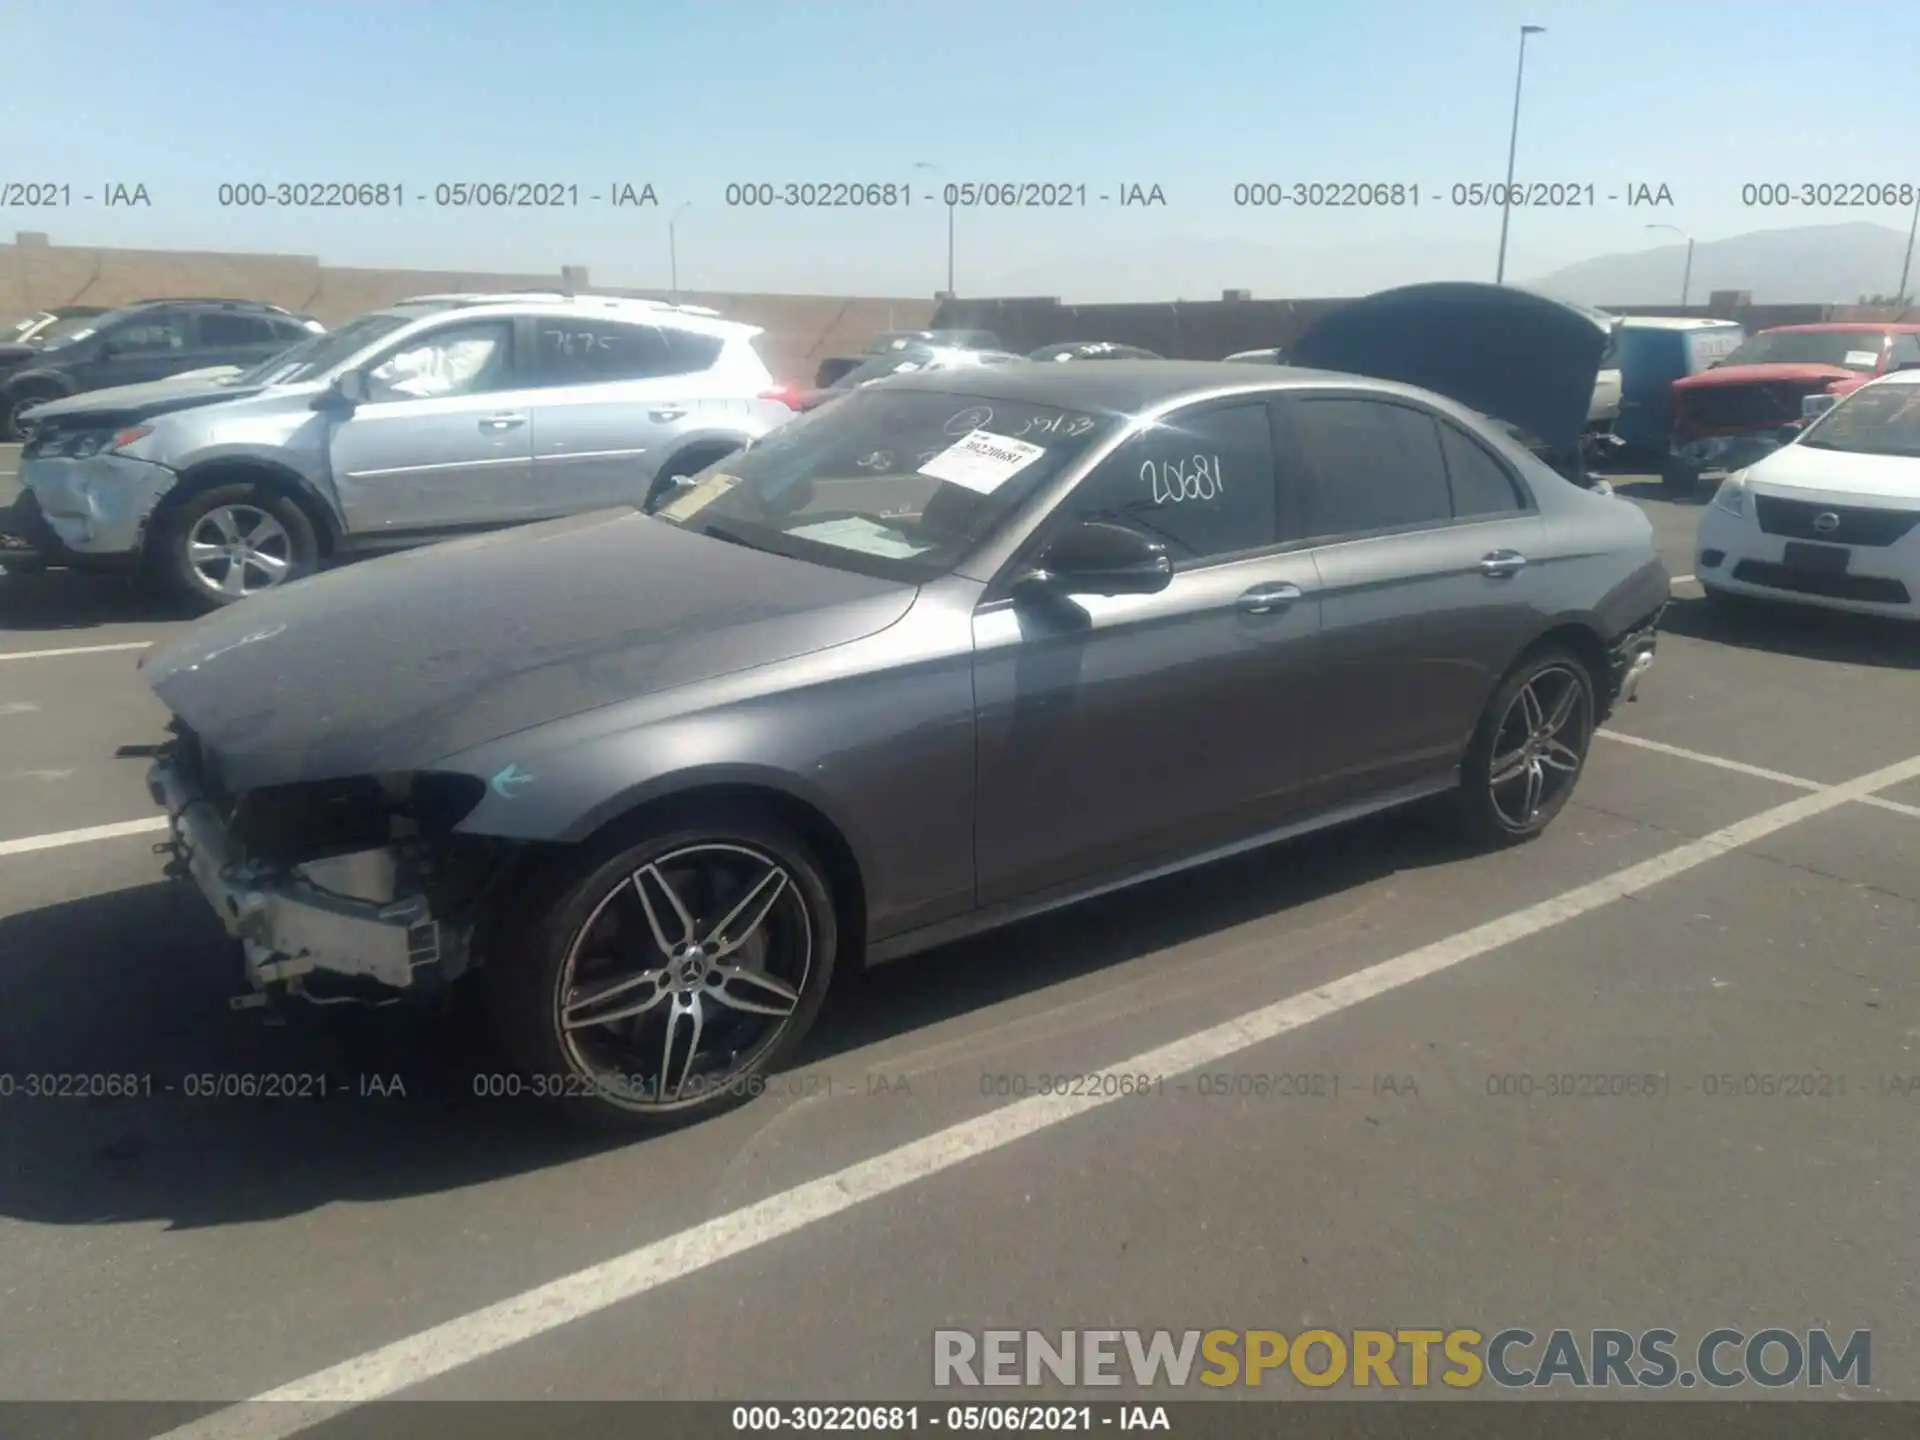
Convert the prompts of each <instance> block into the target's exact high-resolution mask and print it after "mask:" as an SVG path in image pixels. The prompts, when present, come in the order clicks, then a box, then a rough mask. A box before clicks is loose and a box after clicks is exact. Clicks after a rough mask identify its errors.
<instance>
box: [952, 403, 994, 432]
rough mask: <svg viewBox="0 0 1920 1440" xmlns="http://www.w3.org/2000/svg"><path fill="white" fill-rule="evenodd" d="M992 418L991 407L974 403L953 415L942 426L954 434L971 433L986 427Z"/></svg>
mask: <svg viewBox="0 0 1920 1440" xmlns="http://www.w3.org/2000/svg"><path fill="white" fill-rule="evenodd" d="M992 419H993V410H992V408H991V407H989V406H986V405H973V406H970V407H968V408H967V409H965V410H962V411H960V412H959V413H958V414H957V415H955V416H953V417H952V418H951V419H950V420H948V421H947V423H946V424H945V425H943V426H942V427H941V428H942V429H943V430H945V431H946V433H947V434H949V435H953V436H960V435H971V434H972V433H973V432H974V431H976V430H980V429H984V428H985V426H986V424H987V422H988V421H990V420H992Z"/></svg>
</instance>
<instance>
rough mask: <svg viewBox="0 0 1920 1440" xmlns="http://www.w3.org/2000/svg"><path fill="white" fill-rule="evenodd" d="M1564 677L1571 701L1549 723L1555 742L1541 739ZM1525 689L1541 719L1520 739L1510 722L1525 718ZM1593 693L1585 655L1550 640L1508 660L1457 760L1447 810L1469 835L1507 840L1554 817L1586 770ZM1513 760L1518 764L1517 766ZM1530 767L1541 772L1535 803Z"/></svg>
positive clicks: (1523, 836) (1531, 833) (1529, 834)
mask: <svg viewBox="0 0 1920 1440" xmlns="http://www.w3.org/2000/svg"><path fill="white" fill-rule="evenodd" d="M1563 680H1564V681H1565V682H1566V683H1568V684H1570V685H1571V686H1572V690H1571V692H1570V693H1571V696H1572V708H1571V710H1570V712H1569V713H1568V715H1567V716H1566V718H1565V720H1564V721H1562V722H1560V723H1559V724H1557V725H1555V726H1553V728H1552V729H1551V731H1550V733H1551V735H1552V737H1553V741H1554V742H1557V744H1549V743H1545V742H1543V741H1542V738H1541V734H1540V729H1541V725H1545V724H1547V723H1548V722H1550V721H1552V720H1553V718H1554V717H1553V715H1552V713H1551V712H1552V711H1553V710H1555V709H1556V708H1557V704H1558V701H1559V698H1560V696H1561V694H1562V691H1561V690H1560V688H1559V687H1560V684H1561V682H1562V681H1563ZM1529 690H1532V691H1533V692H1534V695H1535V699H1536V703H1537V705H1538V706H1539V708H1540V712H1541V713H1540V721H1541V725H1536V726H1535V727H1534V733H1533V734H1532V735H1531V736H1530V737H1528V738H1527V739H1526V740H1525V741H1524V742H1523V741H1522V738H1521V732H1520V730H1519V729H1518V728H1517V726H1518V724H1519V723H1524V719H1525V711H1524V709H1523V702H1522V700H1521V697H1522V695H1523V693H1525V692H1528V691H1529ZM1596 694H1597V690H1596V687H1595V684H1594V678H1593V673H1592V672H1591V671H1590V670H1589V669H1588V668H1587V664H1586V662H1585V661H1584V660H1582V659H1581V658H1580V657H1579V656H1578V655H1576V654H1574V653H1573V651H1571V650H1568V649H1564V648H1562V647H1560V646H1557V645H1547V646H1542V647H1540V648H1539V649H1536V650H1532V651H1529V652H1528V653H1527V654H1526V656H1524V657H1523V658H1522V659H1521V661H1520V663H1519V664H1517V665H1515V666H1514V667H1513V669H1512V671H1510V672H1509V673H1508V675H1507V678H1506V679H1505V680H1503V681H1501V682H1500V686H1499V688H1498V689H1497V690H1495V691H1494V694H1493V699H1492V700H1491V701H1489V702H1488V704H1487V708H1486V710H1485V712H1484V713H1483V714H1482V715H1481V717H1480V723H1479V725H1478V726H1477V727H1475V730H1474V734H1473V740H1472V742H1471V743H1470V744H1469V745H1468V747H1467V754H1466V758H1465V760H1464V761H1462V763H1461V766H1460V788H1459V790H1458V792H1456V794H1455V796H1454V802H1455V803H1454V810H1455V814H1456V817H1457V819H1458V822H1459V824H1460V827H1461V829H1462V830H1463V831H1464V833H1465V834H1466V835H1467V836H1468V837H1469V838H1470V839H1472V840H1473V841H1475V842H1476V843H1478V844H1481V845H1490V846H1498V845H1513V844H1518V843H1520V842H1521V841H1525V840H1532V839H1534V838H1535V837H1536V836H1538V835H1540V834H1541V833H1542V832H1543V831H1545V830H1546V828H1547V826H1549V825H1551V824H1552V823H1553V819H1554V817H1555V816H1556V815H1558V814H1559V813H1560V811H1561V810H1562V809H1563V808H1564V807H1565V805H1566V803H1567V801H1568V799H1570V798H1571V797H1572V795H1573V792H1574V789H1575V787H1576V786H1577V785H1578V784H1579V782H1580V776H1581V774H1583V773H1584V772H1585V770H1586V763H1587V752H1588V750H1589V749H1590V748H1591V747H1592V744H1593V732H1594V727H1595V725H1596V724H1597V723H1598V722H1597V719H1596V717H1597V715H1598V713H1599V712H1598V707H1597V705H1596V703H1595V697H1596ZM1496 759H1498V760H1499V761H1500V762H1501V772H1502V773H1503V774H1506V775H1508V776H1509V777H1510V778H1508V779H1506V780H1501V779H1500V778H1499V777H1498V776H1497V775H1496V773H1495V768H1494V767H1495V761H1496ZM1516 763H1521V764H1522V765H1523V768H1522V769H1521V770H1520V771H1519V772H1518V773H1517V774H1516V772H1515V769H1514V766H1515V764H1516ZM1569 764H1570V765H1571V769H1568V768H1567V767H1568V765H1569ZM1529 772H1531V773H1532V774H1534V775H1537V776H1538V777H1539V779H1540V783H1541V790H1540V792H1539V798H1538V801H1537V803H1536V801H1535V799H1534V792H1533V791H1532V788H1531V784H1530V782H1529V781H1528V779H1527V776H1528V773H1529Z"/></svg>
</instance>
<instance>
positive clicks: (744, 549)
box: [144, 361, 1668, 1125]
mask: <svg viewBox="0 0 1920 1440" xmlns="http://www.w3.org/2000/svg"><path fill="white" fill-rule="evenodd" d="M1582 383H1585V384H1587V385H1590V383H1591V382H1590V377H1589V378H1588V380H1587V381H1585V382H1580V381H1579V380H1578V377H1575V381H1574V383H1572V384H1571V385H1570V386H1569V388H1568V390H1567V394H1568V396H1569V397H1570V399H1569V402H1568V403H1569V405H1570V406H1571V407H1573V409H1571V410H1570V411H1569V413H1573V410H1577V408H1578V406H1579V405H1580V404H1582V403H1584V401H1583V399H1582V392H1581V388H1580V387H1581V384H1582ZM1667 599H1668V577H1667V574H1666V572H1665V570H1664V569H1663V568H1662V566H1661V564H1660V562H1659V561H1658V559H1657V558H1656V557H1655V554H1654V548H1653V542H1652V536H1651V532H1650V527H1649V525H1648V523H1647V520H1646V519H1645V517H1644V516H1642V515H1641V513H1640V512H1639V511H1638V510H1637V509H1636V508H1635V507H1634V506H1632V505H1631V504H1629V503H1627V502H1626V501H1624V500H1622V499H1620V498H1617V497H1615V496H1613V495H1611V494H1610V493H1606V492H1605V491H1604V489H1602V490H1599V491H1588V490H1583V489H1581V488H1579V487H1577V486H1576V485H1574V484H1571V483H1569V482H1568V481H1567V480H1565V479H1563V478H1561V477H1560V476H1559V475H1557V474H1555V473H1554V472H1553V471H1552V470H1550V469H1548V468H1547V467H1546V466H1545V465H1543V464H1542V463H1541V462H1540V461H1538V460H1536V459H1535V458H1533V456H1532V455H1530V454H1529V453H1528V452H1527V451H1526V450H1524V449H1522V448H1520V447H1519V446H1518V445H1516V444H1515V443H1514V442H1513V441H1511V440H1510V439H1508V438H1507V437H1506V435H1505V433H1504V432H1503V431H1502V430H1501V428H1499V427H1498V426H1496V425H1495V424H1493V423H1492V422H1490V421H1489V420H1488V419H1486V418H1485V417H1484V416H1483V415H1481V414H1480V413H1478V412H1476V411H1473V410H1468V409H1466V408H1464V407H1463V406H1461V405H1459V404H1456V403H1454V402H1452V401H1450V400H1447V399H1444V398H1441V397H1440V396H1438V395H1436V394H1434V393H1432V392H1430V391H1427V390H1421V389H1415V388H1412V387H1410V386H1406V385H1402V384H1397V383H1393V382H1389V381H1382V380H1372V379H1366V378H1361V377H1358V376H1355V375H1352V374H1335V373H1328V372H1323V371H1315V370H1304V369H1296V368H1280V367H1276V368H1274V369H1271V370H1269V369H1264V368H1255V367H1250V366H1246V365H1234V364H1225V363H1197V362H1175V361H1139V362H1136V361H1116V362H1113V363H1110V364H1104V365H1045V364H1030V363H1019V364H1008V365H1004V366H980V367H973V368H969V369H965V370H950V371H944V372H938V373H928V374H913V375H906V376H902V377H899V378H895V379H890V380H886V381H883V382H881V383H880V384H877V385H875V386H873V387H871V388H868V389H864V390H861V391H858V392H856V393H854V394H851V395H849V396H848V397H847V398H846V399H845V400H843V401H841V402H840V403H838V404H836V405H832V406H828V407H826V408H824V409H822V410H819V411H816V412H814V413H812V414H810V415H807V416H803V417H801V418H799V419H797V420H795V421H794V422H793V423H791V424H790V425H787V426H785V427H783V428H782V429H780V430H777V431H775V432H773V433H772V434H771V435H770V436H768V437H767V438H765V439H763V440H761V441H759V442H758V443H756V444H754V445H753V446H751V447H750V448H749V449H747V450H745V451H744V452H741V453H740V454H737V455H735V456H733V457H731V458H729V459H728V460H725V461H722V462H719V463H718V464H717V465H716V466H714V467H712V468H709V469H708V470H707V471H705V472H704V473H702V474H701V475H699V476H696V477H695V478H694V483H693V484H692V485H691V487H690V488H688V489H686V490H684V491H683V492H681V493H680V494H679V495H677V496H676V497H675V498H674V499H673V500H672V501H671V503H669V504H667V505H666V506H665V508H663V509H660V510H659V511H658V512H657V513H654V514H646V513H642V512H641V511H640V510H637V509H631V508H628V509H620V510H613V511H606V512H601V513H596V514H592V515H587V516H580V517H574V518H571V519H565V520H557V521H551V522H547V523H542V524H538V525H533V526H529V527H526V528H523V529H520V530H516V531H512V532H508V533H503V534H496V535H490V536H486V537H483V538H477V539H472V540H465V541H456V542H453V543H450V544H446V545H442V546H438V547H434V548H430V549H426V550H420V551H415V552H412V553H408V554H405V555H401V556H395V557H391V558H384V559H379V560H374V561H371V562H369V563H367V564H365V565H363V566H359V567H357V568H354V569H352V570H348V571H345V572H341V573H337V574H331V575H322V576H318V577H315V578H313V579H308V580H302V581H299V582H297V583H295V584H293V585H290V586H288V587H286V588H285V589H284V590H280V591H275V592H270V593H268V594H265V595H262V596H260V597H259V598H258V599H256V600H254V601H251V602H250V603H248V604H247V605H245V606H241V607H238V608H236V609H234V610H231V611H227V612H223V613H221V614H218V615H216V616H214V617H212V618H210V619H208V620H205V621H203V622H201V623H200V624H199V625H198V626H197V627H195V628H194V629H192V630H190V631H188V632H186V634H185V635H184V636H183V637H181V638H179V639H177V640H175V641H173V642H172V643H170V644H168V645H166V646H164V647H162V648H159V649H156V650H155V651H154V652H152V653H151V654H150V656H149V657H148V658H147V659H146V660H145V662H144V668H145V671H146V674H147V676H148V678H149V680H150V683H151V685H152V687H153V689H154V690H155V692H156V693H157V694H158V695H159V697H160V698H161V699H162V700H163V701H164V702H165V703H166V705H167V706H168V708H169V709H170V710H171V711H172V712H173V713H174V715H175V717H176V719H175V721H174V730H175V736H174V738H173V739H172V740H171V741H169V742H168V744H167V745H166V746H164V747H162V753H161V754H160V756H159V758H158V759H157V760H156V762H155V764H154V767H153V770H152V772H151V787H152V790H153V793H154V796H155V798H156V799H157V800H158V801H159V802H160V803H162V804H164V805H165V806H166V808H167V810H168V813H169V815H170V816H171V817H172V824H173V842H172V849H173V851H174V853H175V858H174V861H173V865H172V868H173V869H174V871H175V873H176V874H180V875H183V876H191V877H192V879H193V880H194V881H195V882H196V883H197V884H198V886H199V888H200V889H201V890H202V891H203V892H204V893H205V895H206V896H207V897H208V898H209V899H210V900H211V902H212V903H213V905H214V907H215V909H216V910H217V911H218V912H219V914H220V915H221V916H222V918H223V919H224V921H225V922H226V925H227V927H228V929H229V930H230V932H231V933H232V935H233V936H235V937H236V938H237V939H238V941H239V942H240V946H241V948H242V950H243V951H244V956H245V969H246V973H247V976H248V977H249V979H250V981H251V984H252V986H253V988H254V990H255V991H258V992H262V993H264V994H265V995H266V996H267V997H269V998H270V999H272V1000H276V1001H277V1000H278V999H279V998H280V997H284V996H302V997H305V998H309V999H323V998H324V999H334V998H340V997H345V996H357V997H364V998H371V999H378V998H390V997H393V996H395V995H432V994H436V993H439V992H442V991H444V990H445V989H446V987H448V986H449V985H451V984H452V983H454V982H456V981H459V980H461V978H462V977H463V976H467V975H469V974H471V975H472V976H473V978H474V979H475V980H476V982H477V983H478V984H479V986H480V987H481V988H482V990H483V991H484V993H485V994H486V996H487V998H488V1001H489V1004H490V1007H491V1010H492V1013H493V1015H494V1016H495V1017H496V1018H497V1024H498V1027H499V1032H500V1035H501V1038H502V1039H503V1040H504V1042H505V1046H506V1048H507V1049H508V1050H509V1052H510V1053H511V1056H512V1058H513V1059H514V1061H515V1062H516V1063H517V1064H518V1066H519V1067H521V1069H522V1071H523V1072H524V1077H525V1093H529V1094H542V1095H547V1096H552V1097H554V1098H557V1099H560V1100H563V1101H565V1102H567V1105H568V1108H570V1109H571V1110H573V1111H575V1112H576V1113H581V1114H584V1115H591V1116H594V1117H597V1118H601V1119H611V1120H617V1121H622V1122H633V1123H637V1124H641V1125H646V1124H654V1125H659V1124H672V1123H678V1122H682V1121H685V1120H688V1119H692V1118H696V1117H700V1116H705V1115H709V1114H712V1113H715V1112H716V1111H718V1110H721V1109H723V1108H725V1107H727V1106H729V1105H731V1104H733V1103H735V1102H737V1101H738V1100H740V1099H742V1098H744V1097H746V1096H749V1095H751V1094H753V1093H755V1091H756V1089H757V1088H758V1085H759V1082H760V1079H761V1077H762V1076H764V1075H765V1074H766V1073H767V1072H768V1071H770V1070H772V1069H774V1068H776V1067H778V1066H780V1065H781V1064H782V1062H783V1061H784V1060H786V1059H787V1058H788V1057H790V1056H791V1054H792V1052H793V1050H794V1047H795V1045H796V1044H797V1043H798V1042H799V1040H800V1039H801V1037H802V1035H803V1034H804V1033H805V1032H806V1030H807V1028H808V1027H809V1025H810V1024H811V1023H812V1021H813V1019H814V1017H815V1014H816V1012H817V1011H818V1009H819V1007H820V1005H821V1002H822V999H823V997H824V996H825V994H826V992H827V985H828V981H829V979H830V977H831V976H832V974H833V973H834V971H835V968H836V967H843V966H847V965H850V964H857V963H863V962H872V961H879V960H884V959H888V958H892V957H894V956H899V955H903V954H906V953H908V952H911V951H915V950H920V949H923V948H926V947H928V946H931V945H934V944H936V943H939V942H943V941H946V940H950V939H952V938H955V937H957V936H960V935H962V934H965V933H969V932H973V931H977V930H981V929H985V928H988V927H992V926H996V925H1000V924H1004V923H1006V922H1008V921H1010V920H1014V919H1016V918H1018V917H1021V916H1024V915H1028V914H1032V913H1034V912H1036V911H1040V910H1043V909H1048V908H1052V907H1056V906H1062V905H1067V904H1071V903H1073V902H1075V901H1077V900H1080V899H1082V898H1084V897H1087V896H1089V895H1092V894H1094V893H1096V892H1099V891H1104V890H1110V889H1113V888H1115V887H1117V886H1121V885H1125V884H1128V883H1131V882H1134V881H1137V880H1140V879H1142V878H1145V877H1148V876H1152V875H1159V874H1165V873H1167V872H1169V871H1172V870H1176V869H1179V868H1181V867H1184V866H1190V865H1196V864H1200V863H1204V862H1206V861H1208V860H1209V859H1213V858H1216V857H1220V856H1223V855H1226V854H1228V853H1231V852H1236V851H1240V850H1244V849H1247V848H1249V847H1252V846H1256V845H1261V844H1264V843H1267V842H1270V841H1273V840H1276V839H1280V838H1283V837H1287V836H1293V835H1299V834H1301V833H1303V832H1307V831H1311V830H1315V829H1317V828H1320V827H1324V826H1329V825H1334V824H1338V823H1340V822H1342V821H1347V820H1351V819H1353V818H1355V817H1358V816H1361V815H1365V814H1368V813H1371V812H1374V811H1379V810H1382V809H1385V808H1388V807H1393V806H1399V805H1404V804H1407V803H1409V802H1413V801H1418V800H1422V799H1425V798H1429V797H1438V796H1447V797H1450V803H1451V805H1452V807H1453V809H1454V811H1455V813H1456V814H1457V815H1458V817H1459V820H1460V822H1461V823H1462V824H1463V825H1464V826H1465V827H1466V828H1467V829H1468V830H1469V831H1470V832H1471V833H1472V834H1473V835H1475V836H1477V837H1479V838H1480V839H1482V840H1484V841H1486V842H1489V843H1493V844H1500V843H1505V842H1512V841H1521V840H1526V839H1529V838H1531V837H1533V836H1535V835H1538V834H1539V833H1540V832H1541V831H1542V830H1543V829H1544V828H1545V827H1546V826H1547V825H1548V824H1549V823H1550V822H1551V821H1552V820H1553V818H1554V816H1555V815H1556V814H1557V813H1559V811H1560V810H1561V808H1562V807H1563V806H1564V805H1565V804H1566V803H1567V799H1568V797H1569V796H1570V795H1571V794H1572V792H1573V789H1574V787H1575V785H1576V784H1577V783H1578V781H1579V778H1580V774H1581V770H1582V768H1583V765H1584V763H1585V760H1586V758H1587V752H1588V746H1589V742H1590V740H1591V737H1592V736H1593V733H1594V729H1595V727H1596V726H1597V725H1598V724H1599V723H1600V722H1601V720H1602V719H1603V717H1604V716H1605V715H1606V713H1607V711H1608V709H1609V707H1610V706H1612V705H1614V704H1615V703H1616V702H1617V701H1618V700H1620V699H1621V698H1623V697H1624V696H1629V695H1630V694H1631V692H1632V689H1633V687H1634V686H1635V685H1636V684H1637V683H1638V681H1639V678H1640V675H1641V673H1642V672H1643V671H1644V670H1645V668H1646V666H1647V665H1648V664H1649V663H1650V662H1651V660H1652V658H1653V651H1654V646H1655V626H1656V624H1657V621H1658V619H1659V616H1660V614H1661V612H1662V610H1663V609H1664V607H1665V606H1666V604H1667Z"/></svg>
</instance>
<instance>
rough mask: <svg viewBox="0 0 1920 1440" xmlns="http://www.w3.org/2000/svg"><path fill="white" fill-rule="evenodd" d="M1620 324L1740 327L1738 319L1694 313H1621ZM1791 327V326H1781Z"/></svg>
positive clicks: (1633, 327)
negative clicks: (1703, 315)
mask: <svg viewBox="0 0 1920 1440" xmlns="http://www.w3.org/2000/svg"><path fill="white" fill-rule="evenodd" d="M1620 324H1621V325H1622V326H1623V327H1624V328H1626V329H1628V330H1708V329H1713V328H1716V327H1718V328H1721V329H1729V330H1731V329H1740V328H1744V327H1742V326H1741V324H1740V322H1739V321H1738V320H1707V319H1702V318H1700V317H1699V316H1695V315H1623V316H1621V317H1620ZM1780 328H1782V329H1791V328H1793V327H1791V326H1782V327H1780Z"/></svg>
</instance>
